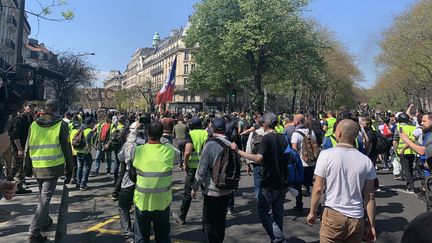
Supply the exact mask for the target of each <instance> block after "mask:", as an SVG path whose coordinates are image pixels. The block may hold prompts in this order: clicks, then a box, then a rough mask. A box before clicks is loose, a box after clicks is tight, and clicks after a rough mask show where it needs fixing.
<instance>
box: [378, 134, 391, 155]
mask: <svg viewBox="0 0 432 243" xmlns="http://www.w3.org/2000/svg"><path fill="white" fill-rule="evenodd" d="M387 149H388V140H387V138H386V137H385V136H384V135H381V134H377V143H376V150H377V152H378V154H384V153H386V152H387Z"/></svg>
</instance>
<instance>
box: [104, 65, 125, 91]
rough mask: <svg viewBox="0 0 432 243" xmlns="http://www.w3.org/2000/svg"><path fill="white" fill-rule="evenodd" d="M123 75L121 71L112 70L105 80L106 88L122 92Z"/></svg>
mask: <svg viewBox="0 0 432 243" xmlns="http://www.w3.org/2000/svg"><path fill="white" fill-rule="evenodd" d="M122 78H123V76H122V74H121V72H120V71H119V70H111V71H110V72H109V73H108V75H107V78H106V80H104V88H105V89H111V90H121V89H122Z"/></svg>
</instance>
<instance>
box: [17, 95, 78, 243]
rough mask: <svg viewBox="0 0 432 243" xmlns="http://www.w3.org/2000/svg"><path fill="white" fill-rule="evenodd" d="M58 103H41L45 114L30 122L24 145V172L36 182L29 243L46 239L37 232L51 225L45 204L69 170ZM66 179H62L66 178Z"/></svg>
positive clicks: (67, 145)
mask: <svg viewBox="0 0 432 243" xmlns="http://www.w3.org/2000/svg"><path fill="white" fill-rule="evenodd" d="M59 107H60V102H59V101H58V100H56V99H50V100H48V101H47V102H46V103H45V110H44V111H45V114H44V115H42V116H41V117H39V118H38V119H37V120H36V121H35V122H33V123H32V125H31V126H30V129H29V136H28V139H27V144H26V151H25V152H26V155H25V172H26V174H27V175H30V174H31V168H33V175H34V177H35V178H36V180H37V182H38V185H39V203H38V207H37V209H36V213H35V215H34V217H33V220H32V222H31V224H30V228H29V237H28V240H29V242H43V241H45V240H46V239H47V237H46V236H42V234H41V231H43V230H46V229H48V228H49V227H50V226H51V224H52V219H51V218H50V217H49V215H48V213H49V205H50V201H51V197H52V195H53V194H54V191H55V188H56V185H57V180H58V178H59V177H60V176H62V175H64V174H65V171H66V175H69V173H70V171H71V170H72V168H71V165H72V148H71V145H70V143H69V139H68V138H69V128H68V124H67V123H66V122H64V121H63V119H62V117H61V116H60V115H59V113H58V109H59ZM69 180H70V178H66V180H65V182H66V181H69Z"/></svg>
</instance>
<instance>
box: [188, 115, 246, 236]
mask: <svg viewBox="0 0 432 243" xmlns="http://www.w3.org/2000/svg"><path fill="white" fill-rule="evenodd" d="M212 124H213V125H212V126H213V129H214V133H213V138H212V140H209V141H208V142H207V144H206V145H205V147H204V149H203V151H202V154H201V160H200V163H199V165H198V169H197V172H196V175H195V179H196V182H195V184H194V185H193V187H192V188H193V189H192V197H193V198H195V195H196V193H197V191H198V189H199V187H200V186H201V185H204V205H203V213H202V223H203V229H204V234H205V236H206V238H207V240H208V241H209V242H210V243H221V242H223V240H224V238H225V221H226V213H227V208H228V202H229V200H230V198H231V195H232V193H233V190H226V189H220V188H218V187H217V186H216V185H215V183H214V181H213V179H212V176H211V175H212V168H214V165H215V163H216V160H217V159H218V158H220V155H221V153H222V152H223V149H224V147H222V146H221V145H220V144H219V143H218V142H217V141H215V139H218V140H219V141H220V142H221V143H224V144H225V146H230V144H231V142H230V141H228V139H227V137H226V136H225V131H226V123H225V121H224V119H223V118H215V119H214V120H213V122H212ZM237 161H238V157H237Z"/></svg>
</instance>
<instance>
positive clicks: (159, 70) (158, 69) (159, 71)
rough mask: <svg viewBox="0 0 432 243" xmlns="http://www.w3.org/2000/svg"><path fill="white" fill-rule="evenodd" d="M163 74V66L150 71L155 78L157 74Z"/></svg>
mask: <svg viewBox="0 0 432 243" xmlns="http://www.w3.org/2000/svg"><path fill="white" fill-rule="evenodd" d="M161 72H163V68H162V66H157V67H155V68H153V69H151V70H150V74H151V75H153V76H155V75H156V74H159V73H161Z"/></svg>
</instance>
